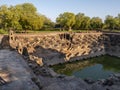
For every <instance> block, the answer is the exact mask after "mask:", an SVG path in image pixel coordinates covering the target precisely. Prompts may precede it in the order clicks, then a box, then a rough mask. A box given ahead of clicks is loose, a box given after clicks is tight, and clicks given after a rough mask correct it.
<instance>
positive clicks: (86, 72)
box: [52, 55, 120, 80]
mask: <svg viewBox="0 0 120 90" xmlns="http://www.w3.org/2000/svg"><path fill="white" fill-rule="evenodd" d="M52 67H53V68H54V70H55V71H56V72H57V73H60V74H65V75H74V76H76V77H80V78H83V79H84V78H92V79H94V80H97V79H104V78H107V77H108V76H109V75H110V74H112V73H116V72H120V58H116V57H111V56H107V55H105V56H101V57H97V58H92V59H88V60H83V61H76V62H72V63H66V64H61V65H55V66H52Z"/></svg>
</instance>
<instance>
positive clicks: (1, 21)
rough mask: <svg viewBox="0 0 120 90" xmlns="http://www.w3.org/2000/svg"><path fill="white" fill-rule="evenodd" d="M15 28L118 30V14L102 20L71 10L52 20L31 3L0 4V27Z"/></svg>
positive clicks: (119, 15)
mask: <svg viewBox="0 0 120 90" xmlns="http://www.w3.org/2000/svg"><path fill="white" fill-rule="evenodd" d="M11 27H12V28H13V29H15V30H18V31H19V30H45V29H55V28H59V29H61V30H70V31H71V30H72V29H73V30H81V29H82V30H102V29H109V30H120V14H118V16H116V17H113V16H111V15H107V16H106V18H105V20H104V21H103V20H102V19H101V18H100V17H92V18H90V17H89V16H86V15H85V14H84V13H78V14H76V15H75V14H74V13H72V12H64V13H61V14H60V15H59V16H58V17H57V18H56V22H52V21H51V20H50V19H49V18H47V17H46V16H45V15H42V14H40V13H38V12H37V9H36V7H35V6H34V5H33V4H31V3H24V4H18V5H15V6H9V7H8V6H6V5H2V6H0V29H3V30H7V29H8V28H11Z"/></svg>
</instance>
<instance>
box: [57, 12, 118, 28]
mask: <svg viewBox="0 0 120 90" xmlns="http://www.w3.org/2000/svg"><path fill="white" fill-rule="evenodd" d="M56 23H57V24H58V25H59V26H60V27H61V29H63V30H64V29H68V30H71V28H73V29H75V30H81V29H82V30H84V29H85V30H102V29H109V30H120V14H118V16H117V17H113V16H110V15H107V16H106V18H105V20H104V21H102V19H101V18H100V17H92V18H90V17H89V16H86V15H85V14H84V13H78V14H76V15H75V14H74V13H71V12H64V13H63V14H60V15H59V16H58V17H57V19H56Z"/></svg>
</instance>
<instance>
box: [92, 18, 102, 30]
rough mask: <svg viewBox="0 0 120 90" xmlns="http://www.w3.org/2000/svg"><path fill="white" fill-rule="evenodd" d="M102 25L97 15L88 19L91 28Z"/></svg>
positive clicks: (99, 27)
mask: <svg viewBox="0 0 120 90" xmlns="http://www.w3.org/2000/svg"><path fill="white" fill-rule="evenodd" d="M102 25H103V22H102V19H101V18H99V17H93V18H92V19H91V20H90V27H91V29H102Z"/></svg>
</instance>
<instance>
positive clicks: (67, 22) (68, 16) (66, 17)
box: [56, 12, 75, 31]
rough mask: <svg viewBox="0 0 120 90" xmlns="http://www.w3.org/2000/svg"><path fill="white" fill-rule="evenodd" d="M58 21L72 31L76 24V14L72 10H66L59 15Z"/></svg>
mask: <svg viewBox="0 0 120 90" xmlns="http://www.w3.org/2000/svg"><path fill="white" fill-rule="evenodd" d="M56 21H57V23H58V24H60V26H61V27H62V28H65V27H66V28H68V29H69V31H71V28H72V26H73V25H74V24H75V15H74V13H71V12H64V13H63V14H60V15H59V16H58V17H57V19H56Z"/></svg>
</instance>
